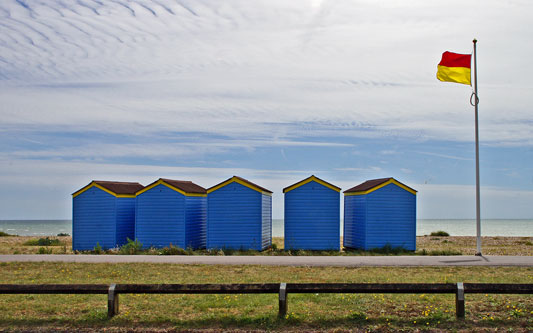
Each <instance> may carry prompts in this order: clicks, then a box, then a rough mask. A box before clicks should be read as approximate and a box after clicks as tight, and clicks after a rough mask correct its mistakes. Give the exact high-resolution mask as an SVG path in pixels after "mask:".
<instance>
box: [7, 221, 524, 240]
mask: <svg viewBox="0 0 533 333" xmlns="http://www.w3.org/2000/svg"><path fill="white" fill-rule="evenodd" d="M438 230H443V231H446V232H448V233H449V234H450V235H451V236H475V235H476V221H475V220H445V219H440V220H438V219H433V220H417V226H416V234H417V235H418V236H422V235H429V234H430V233H431V232H432V231H438ZM0 231H3V232H6V233H8V234H11V235H20V236H55V235H57V234H59V233H68V234H72V221H71V220H0ZM341 235H342V223H341ZM481 235H482V236H521V237H532V236H533V219H528V220H509V219H508V220H505V219H493V220H492V219H491V220H482V221H481ZM272 236H274V237H283V219H273V220H272Z"/></svg>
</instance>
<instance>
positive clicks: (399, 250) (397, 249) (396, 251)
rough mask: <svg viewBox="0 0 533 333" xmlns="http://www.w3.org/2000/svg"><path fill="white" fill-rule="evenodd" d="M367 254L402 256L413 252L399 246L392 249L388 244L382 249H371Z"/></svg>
mask: <svg viewBox="0 0 533 333" xmlns="http://www.w3.org/2000/svg"><path fill="white" fill-rule="evenodd" d="M368 252H370V253H377V254H403V253H412V252H413V251H408V250H406V249H405V248H403V247H401V246H397V247H393V246H392V245H390V244H385V246H383V247H379V248H375V249H371V250H369V251H368Z"/></svg>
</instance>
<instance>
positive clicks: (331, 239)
mask: <svg viewBox="0 0 533 333" xmlns="http://www.w3.org/2000/svg"><path fill="white" fill-rule="evenodd" d="M340 191H341V189H340V188H339V187H337V186H335V185H332V184H330V183H328V182H326V181H324V180H322V179H320V178H318V177H315V176H311V177H308V178H306V179H304V180H302V181H300V182H298V183H296V184H293V185H291V186H288V187H286V188H284V189H283V193H285V249H286V250H337V251H338V250H340Z"/></svg>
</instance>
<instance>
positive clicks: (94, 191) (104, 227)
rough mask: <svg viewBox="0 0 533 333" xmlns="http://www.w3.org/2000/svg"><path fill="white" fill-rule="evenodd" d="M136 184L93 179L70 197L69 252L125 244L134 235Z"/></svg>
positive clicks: (137, 187) (137, 188)
mask: <svg viewBox="0 0 533 333" xmlns="http://www.w3.org/2000/svg"><path fill="white" fill-rule="evenodd" d="M142 188H143V186H142V185H141V184H139V183H126V182H112V181H100V180H94V181H92V182H91V183H89V185H87V186H85V187H83V188H82V189H80V190H78V191H76V192H74V193H73V194H72V249H73V250H74V251H84V250H92V249H94V248H95V247H96V246H97V244H98V245H100V246H101V247H102V248H103V249H109V248H114V247H117V246H121V245H123V244H125V243H126V242H127V241H126V238H133V237H134V234H135V192H137V191H138V190H140V189H142Z"/></svg>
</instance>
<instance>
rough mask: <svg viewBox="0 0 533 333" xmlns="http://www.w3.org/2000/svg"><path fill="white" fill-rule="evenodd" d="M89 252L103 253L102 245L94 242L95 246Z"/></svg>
mask: <svg viewBox="0 0 533 333" xmlns="http://www.w3.org/2000/svg"><path fill="white" fill-rule="evenodd" d="M91 253H93V254H103V253H104V250H103V249H102V246H101V245H100V243H99V242H96V246H95V247H94V248H93V250H92V251H91Z"/></svg>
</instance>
